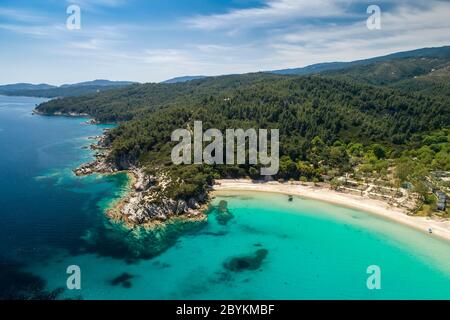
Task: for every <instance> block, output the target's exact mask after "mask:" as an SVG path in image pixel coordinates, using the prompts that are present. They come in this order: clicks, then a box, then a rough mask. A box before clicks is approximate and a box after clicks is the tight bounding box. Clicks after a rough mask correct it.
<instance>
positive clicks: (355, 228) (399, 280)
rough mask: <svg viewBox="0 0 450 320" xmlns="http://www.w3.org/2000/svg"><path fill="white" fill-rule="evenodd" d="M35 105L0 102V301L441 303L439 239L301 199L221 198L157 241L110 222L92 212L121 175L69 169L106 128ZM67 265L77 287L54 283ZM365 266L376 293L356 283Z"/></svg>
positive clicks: (446, 283)
mask: <svg viewBox="0 0 450 320" xmlns="http://www.w3.org/2000/svg"><path fill="white" fill-rule="evenodd" d="M39 101H42V100H39V99H35V98H17V97H16V98H12V97H0V148H1V150H2V153H1V158H0V167H1V168H2V170H0V192H1V195H2V196H1V198H0V219H1V223H0V259H1V261H0V262H1V266H2V268H1V270H0V288H1V289H0V298H5V297H30V296H31V297H44V298H57V299H65V298H81V299H219V298H223V299H316V298H318V299H394V298H397V299H449V298H450V250H449V249H450V245H449V244H448V243H447V242H444V241H441V240H438V239H435V238H432V237H430V236H429V235H426V234H422V233H419V232H417V231H415V230H411V229H409V228H406V227H403V226H400V225H397V224H394V223H392V222H389V221H385V220H383V219H380V218H378V217H375V216H372V215H370V214H366V213H364V212H359V211H356V210H351V209H347V208H342V207H337V206H333V205H330V204H326V203H321V202H317V201H312V200H306V199H302V198H300V197H294V198H293V201H288V197H287V196H284V195H277V194H265V193H251V192H248V193H243V192H239V193H221V194H219V195H217V197H216V198H215V199H214V200H213V202H212V206H211V208H210V210H209V216H208V222H207V223H204V224H202V225H197V226H195V228H189V230H180V229H177V228H174V230H172V232H171V233H169V235H170V236H169V237H167V239H166V238H164V237H163V239H164V240H165V241H166V242H165V243H167V246H162V247H161V246H160V243H159V244H158V246H157V245H156V244H155V239H156V238H154V237H148V236H147V234H146V233H144V232H142V231H141V232H139V230H134V231H133V232H129V231H128V230H124V229H123V228H121V227H120V226H117V225H113V224H111V223H110V222H109V221H108V220H107V219H106V218H105V216H104V214H103V210H104V208H105V207H106V206H108V205H109V204H110V203H111V201H113V200H114V199H116V198H117V197H118V196H119V195H120V194H121V193H122V192H123V191H124V190H125V187H126V182H127V179H126V176H125V175H123V174H119V175H115V176H106V177H102V176H91V177H84V178H78V177H75V176H74V175H73V173H72V171H71V169H72V168H73V167H75V166H76V165H77V164H80V163H82V162H85V161H88V160H89V159H90V158H91V157H92V152H91V151H90V150H88V149H83V148H82V147H83V146H86V145H88V144H89V143H90V142H91V141H90V140H89V139H88V137H89V136H95V135H98V134H100V133H101V131H102V129H103V128H104V127H105V126H96V125H86V124H84V122H85V121H86V119H74V118H64V117H42V116H32V115H31V114H30V112H31V110H32V108H33V106H34V105H35V104H36V103H38V102H39ZM219 204H220V205H219ZM225 205H226V206H227V211H225V213H226V215H225V216H226V217H227V218H229V219H220V218H221V217H222V218H223V217H224V207H225ZM218 218H219V219H218ZM155 247H157V248H158V250H156V251H155V250H154V248H155ZM149 252H150V253H149ZM69 265H78V266H79V267H80V269H81V290H68V289H67V288H66V287H65V285H66V279H67V276H68V275H67V274H66V268H67V267H68V266H69ZM369 265H377V266H379V267H380V269H381V289H380V290H368V289H367V286H366V280H367V278H368V276H369V275H368V274H367V273H366V269H367V267H368V266H369Z"/></svg>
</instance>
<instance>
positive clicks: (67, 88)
mask: <svg viewBox="0 0 450 320" xmlns="http://www.w3.org/2000/svg"><path fill="white" fill-rule="evenodd" d="M133 84H136V82H131V81H109V80H94V81H86V82H80V83H74V84H64V85H62V86H59V87H58V86H52V85H49V84H30V83H16V84H9V85H4V86H0V94H3V95H10V96H28V97H44V98H54V97H73V96H81V95H86V94H91V93H99V92H102V91H106V90H111V89H117V88H121V87H126V86H129V85H133Z"/></svg>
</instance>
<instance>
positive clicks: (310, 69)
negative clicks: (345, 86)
mask: <svg viewBox="0 0 450 320" xmlns="http://www.w3.org/2000/svg"><path fill="white" fill-rule="evenodd" d="M417 57H430V58H441V59H442V58H448V57H450V46H444V47H438V48H423V49H417V50H411V51H404V52H397V53H393V54H389V55H386V56H380V57H375V58H369V59H364V60H356V61H352V62H327V63H318V64H313V65H310V66H306V67H303V68H292V69H282V70H274V71H267V72H268V73H274V74H281V75H308V74H315V73H321V72H327V71H336V70H342V69H346V68H350V67H356V66H364V65H369V64H372V63H375V62H383V61H390V60H394V59H403V58H417Z"/></svg>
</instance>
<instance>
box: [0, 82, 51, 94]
mask: <svg viewBox="0 0 450 320" xmlns="http://www.w3.org/2000/svg"><path fill="white" fill-rule="evenodd" d="M52 88H56V87H55V86H52V85H49V84H46V83H41V84H31V83H14V84H7V85H3V86H0V92H11V91H16V90H43V89H52Z"/></svg>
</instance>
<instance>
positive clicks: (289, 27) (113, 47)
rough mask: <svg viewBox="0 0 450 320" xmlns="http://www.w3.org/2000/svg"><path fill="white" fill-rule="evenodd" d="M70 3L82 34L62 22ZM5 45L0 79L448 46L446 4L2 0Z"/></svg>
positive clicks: (301, 61) (281, 61) (396, 0)
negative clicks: (374, 12)
mask: <svg viewBox="0 0 450 320" xmlns="http://www.w3.org/2000/svg"><path fill="white" fill-rule="evenodd" d="M70 4H76V5H79V7H80V8H81V29H80V30H68V29H67V28H66V19H67V17H68V15H67V13H66V8H67V7H68V6H69V5H70ZM371 4H375V5H378V6H380V8H381V10H382V15H381V29H380V30H369V29H368V28H367V26H366V20H367V18H368V16H369V15H368V14H367V12H366V10H367V7H368V6H369V5H371ZM0 43H1V47H0V49H1V50H0V70H1V72H0V84H5V83H14V82H32V83H41V82H46V83H52V84H62V83H73V82H79V81H86V80H93V79H99V78H101V79H111V80H133V81H140V82H158V81H162V80H165V79H168V78H171V77H176V76H183V75H200V74H201V75H219V74H229V73H243V72H252V71H261V70H273V69H281V68H290V67H302V66H305V65H308V64H313V63H319V62H327V61H351V60H355V59H363V58H368V57H373V56H377V55H382V54H387V53H392V52H396V51H401V50H409V49H415V48H420V47H430V46H441V45H450V1H448V0H445V1H444V0H382V1H365V0H215V1H213V0H146V1H143V0H128V1H127V0H96V1H94V0H70V1H65V0H27V1H24V0H2V1H1V2H0Z"/></svg>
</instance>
